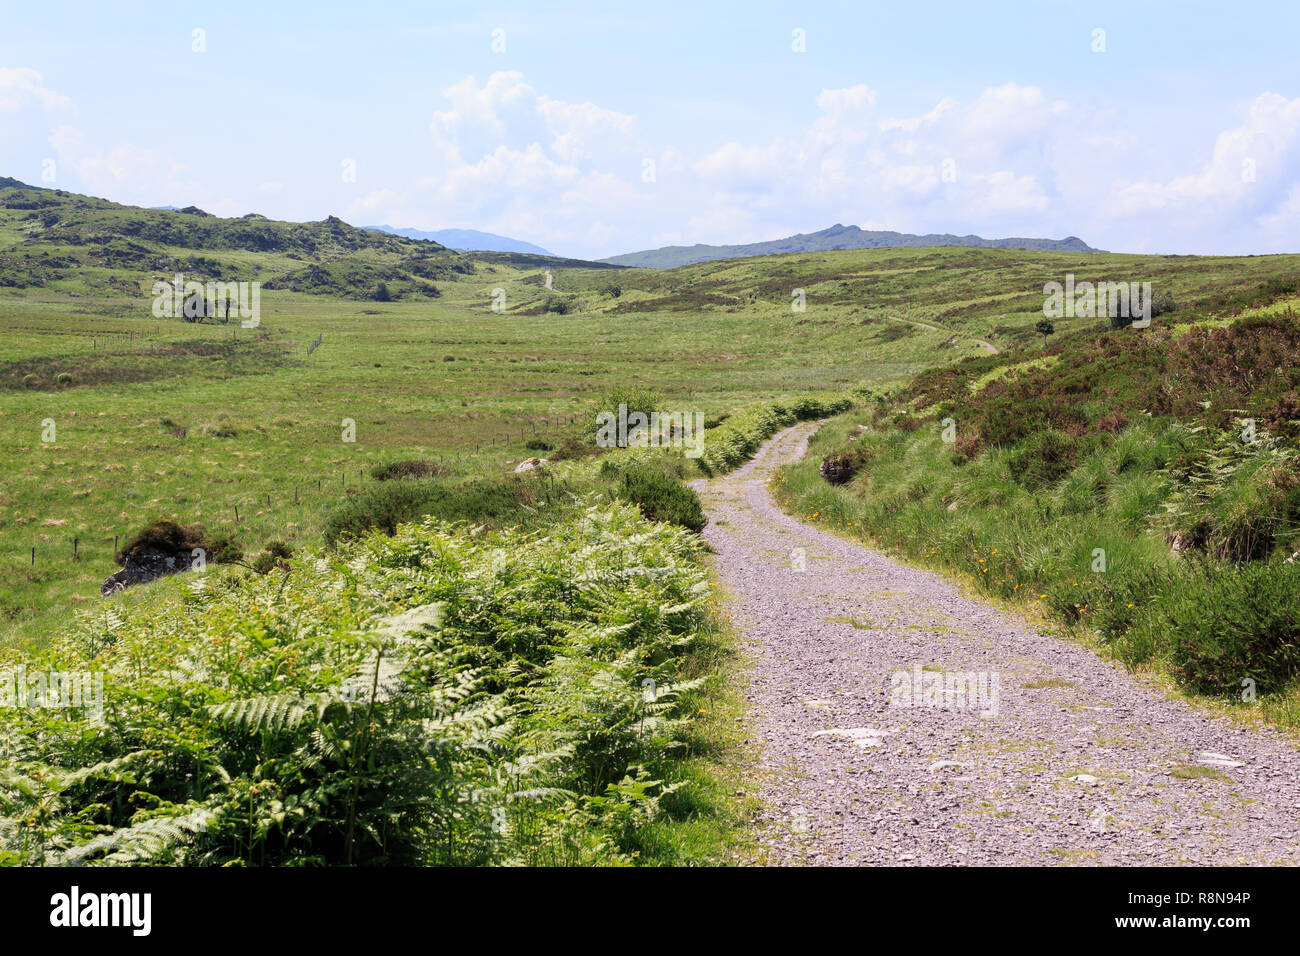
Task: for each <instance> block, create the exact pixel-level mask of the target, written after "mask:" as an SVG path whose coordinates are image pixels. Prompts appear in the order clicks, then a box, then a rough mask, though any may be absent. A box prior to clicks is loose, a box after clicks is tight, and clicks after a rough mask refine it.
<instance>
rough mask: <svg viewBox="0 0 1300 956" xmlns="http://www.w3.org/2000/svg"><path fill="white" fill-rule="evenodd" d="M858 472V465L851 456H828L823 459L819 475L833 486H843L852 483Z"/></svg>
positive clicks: (818, 471)
mask: <svg viewBox="0 0 1300 956" xmlns="http://www.w3.org/2000/svg"><path fill="white" fill-rule="evenodd" d="M857 470H858V464H857V462H856V461H854V460H853V458H852V457H851V456H849V455H827V456H826V457H825V458H823V459H822V463H821V467H820V468H818V469H817V473H818V474H820V475H821V476H822V477H823V478H825V479H826V480H827V481H829V482H830V483H831V484H832V485H842V484H844V483H846V482H848V481H851V480H852V478H853V475H854V474H855V473H856V472H857Z"/></svg>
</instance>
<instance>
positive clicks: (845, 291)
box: [0, 249, 1295, 639]
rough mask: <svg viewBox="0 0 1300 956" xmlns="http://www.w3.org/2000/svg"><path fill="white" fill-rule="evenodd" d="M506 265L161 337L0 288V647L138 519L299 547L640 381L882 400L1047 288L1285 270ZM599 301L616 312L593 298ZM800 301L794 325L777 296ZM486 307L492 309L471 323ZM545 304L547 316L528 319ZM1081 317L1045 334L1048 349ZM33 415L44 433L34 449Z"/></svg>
mask: <svg viewBox="0 0 1300 956" xmlns="http://www.w3.org/2000/svg"><path fill="white" fill-rule="evenodd" d="M239 255H246V254H242V253H241V254H239ZM517 258H518V257H507V256H499V257H491V258H489V259H488V260H486V261H483V262H480V263H477V264H476V266H475V269H476V271H475V272H474V273H473V274H469V275H457V276H456V279H455V281H450V282H444V283H442V284H441V288H440V295H439V296H438V297H437V298H410V299H404V300H399V301H396V302H384V303H380V302H374V301H366V300H355V301H354V300H348V299H339V298H337V297H334V296H330V295H318V294H308V293H293V292H276V291H264V292H263V298H262V319H261V325H260V327H259V328H258V329H255V330H250V329H240V328H234V327H232V325H222V324H210V323H190V322H185V321H182V320H176V319H164V320H159V319H156V318H155V317H154V316H153V315H152V314H151V312H150V305H151V301H152V300H151V298H150V296H149V295H148V293H147V291H146V289H145V286H146V285H147V281H140V280H139V279H137V282H140V285H141V293H140V294H139V295H136V296H126V295H114V296H106V295H102V294H101V295H96V294H93V292H92V291H91V290H80V291H77V290H74V289H73V288H65V289H62V290H60V289H52V288H40V289H21V290H19V289H12V288H9V289H0V333H2V334H0V454H3V456H4V459H5V461H6V462H8V463H9V466H8V467H7V468H6V470H5V475H4V482H3V486H2V487H0V583H2V584H3V589H2V592H0V593H3V598H2V599H0V620H2V621H3V627H4V628H5V634H6V635H7V639H13V637H14V636H15V635H17V636H23V635H26V634H32V633H38V632H40V631H41V630H43V629H44V627H45V626H46V625H44V624H41V623H40V619H42V618H44V619H45V620H46V621H47V623H48V622H49V621H57V620H58V619H59V616H60V615H61V614H63V613H65V612H66V610H67V609H68V608H70V607H77V606H81V605H84V604H85V603H86V602H95V601H97V600H98V593H97V586H98V583H99V582H100V581H101V580H102V579H103V578H104V577H105V576H106V575H107V574H109V573H111V571H112V570H114V567H115V566H114V564H113V562H112V556H113V540H114V538H115V537H116V538H117V539H118V540H119V541H121V540H124V538H125V536H127V535H129V534H131V533H133V532H134V531H135V530H136V529H137V528H138V527H140V526H141V525H143V524H145V523H147V522H148V521H151V520H154V519H156V518H159V517H171V518H175V519H177V520H181V521H186V522H193V521H197V522H201V523H203V524H204V525H206V526H207V527H208V528H209V529H210V530H213V531H221V532H223V533H228V534H231V535H232V536H234V537H235V538H236V539H238V540H240V541H241V542H242V543H244V544H245V546H247V547H258V546H260V545H261V544H262V543H263V542H264V541H266V540H269V539H273V538H275V539H283V540H286V541H289V542H290V543H314V542H315V541H317V540H319V532H320V520H321V516H322V514H323V513H324V512H325V511H327V510H328V509H329V508H330V507H332V506H333V505H334V504H335V503H336V502H337V501H338V499H339V497H340V496H342V495H346V494H348V493H349V489H355V488H356V486H357V484H359V483H362V482H364V481H365V480H366V478H365V473H366V472H367V470H368V469H369V468H370V467H371V466H373V465H375V464H377V463H380V462H383V461H386V460H390V459H392V458H411V457H423V456H431V457H434V458H437V459H440V460H442V461H443V462H444V463H446V464H447V466H448V467H449V468H450V470H451V471H452V473H453V474H456V475H462V476H476V475H489V474H496V473H504V472H506V471H508V470H509V469H510V468H511V467H512V466H513V464H514V463H516V462H518V461H519V460H520V459H522V458H523V457H525V456H526V455H527V454H530V453H531V452H529V450H528V449H526V448H525V447H524V446H525V442H526V441H528V440H530V439H533V438H534V437H539V436H540V437H542V438H545V437H546V436H547V435H548V434H552V435H553V434H555V433H556V432H557V423H561V422H564V423H567V422H568V421H570V420H572V419H575V418H581V417H583V416H593V415H594V412H595V409H596V406H597V404H598V401H599V399H600V398H601V396H603V395H605V394H607V393H608V392H609V390H610V389H611V388H613V387H616V386H632V387H635V386H647V387H648V386H652V387H653V388H654V389H655V390H656V391H658V392H659V393H660V394H661V395H662V396H663V398H664V400H665V402H666V403H667V404H668V405H670V406H672V407H675V408H676V407H680V408H689V409H692V410H696V409H698V410H701V411H704V412H705V413H706V414H708V415H717V414H721V413H725V412H727V411H730V410H734V409H736V408H739V407H741V406H744V405H746V404H749V403H752V402H755V401H759V400H765V399H769V398H778V397H790V396H795V395H798V394H801V393H803V392H806V391H809V390H822V391H834V390H840V391H843V390H845V389H847V388H849V387H852V386H856V385H860V384H864V383H869V384H880V385H888V384H897V383H900V382H903V381H906V380H908V379H909V378H910V377H911V376H912V375H914V374H915V373H917V372H918V371H920V370H922V369H924V368H927V367H931V366H935V365H946V364H950V363H952V362H954V361H956V360H959V359H962V358H965V357H969V356H976V355H981V354H983V349H981V347H980V346H979V345H977V344H976V342H975V339H977V338H980V339H989V340H991V341H992V342H993V343H995V344H997V345H998V346H999V347H1003V348H1006V347H1008V346H1012V347H1014V346H1017V345H1021V346H1030V345H1032V344H1033V342H1034V341H1035V340H1036V339H1037V336H1036V333H1034V331H1033V323H1034V322H1035V321H1036V319H1037V318H1038V317H1040V316H1039V314H1038V312H1037V310H1038V309H1039V308H1041V301H1042V296H1041V291H1040V288H1041V283H1042V281H1045V280H1044V278H1043V277H1044V276H1049V277H1050V276H1056V275H1063V274H1064V273H1065V272H1068V271H1073V270H1079V271H1080V274H1085V273H1084V271H1083V270H1090V271H1088V272H1087V273H1086V274H1089V275H1093V276H1099V275H1103V274H1116V275H1120V274H1137V275H1148V274H1150V275H1153V276H1155V278H1156V281H1157V282H1162V281H1163V284H1164V285H1166V286H1167V287H1169V288H1171V289H1172V290H1173V292H1174V294H1175V296H1176V297H1178V298H1179V299H1180V301H1182V302H1185V303H1189V304H1191V303H1194V302H1195V301H1196V300H1197V299H1198V298H1208V297H1210V296H1212V295H1214V294H1216V293H1217V292H1218V291H1219V290H1222V289H1224V288H1225V287H1226V288H1242V289H1250V288H1252V287H1253V286H1254V285H1256V284H1258V283H1259V282H1263V281H1264V280H1265V279H1266V278H1267V277H1268V276H1272V275H1276V274H1278V272H1279V271H1284V270H1285V269H1295V263H1294V260H1279V259H1246V260H1220V259H1206V260H1201V259H1182V258H1169V259H1165V258H1147V259H1137V260H1134V259H1131V258H1126V257H1119V256H1101V257H1096V256H1094V257H1090V258H1089V257H1082V256H1076V255H1071V254H1063V253H1032V252H1004V251H982V250H965V249H943V250H924V249H922V250H876V251H870V252H836V253H821V254H817V255H793V256H785V257H778V258H774V259H771V260H740V261H735V262H723V263H708V264H704V265H700V266H693V267H689V268H686V269H681V270H676V271H674V272H672V273H666V274H665V273H657V272H652V271H649V270H605V269H579V268H567V269H564V268H559V267H557V268H555V269H554V270H553V271H554V273H555V277H556V281H555V286H556V291H555V292H554V293H550V294H548V293H547V292H546V291H545V290H544V289H543V288H542V285H541V278H542V270H541V269H540V268H538V267H537V266H536V265H531V264H526V265H520V264H518V263H516V264H511V261H513V260H515V259H517ZM525 258H526V259H527V258H528V257H525ZM1164 277H1167V279H1165V278H1164ZM71 281H72V280H68V282H64V283H62V284H63V285H65V286H67V285H69V283H70V282H71ZM122 281H125V280H122ZM611 283H617V284H618V286H619V291H620V294H619V295H618V296H617V297H614V296H612V295H611V294H609V293H608V292H605V291H602V290H603V289H606V288H607V287H608V286H609V285H610V284H611ZM54 284H55V285H58V284H59V283H54ZM798 288H801V289H804V290H805V294H806V296H807V300H806V301H807V305H806V311H804V312H801V313H800V312H795V311H793V310H792V308H791V304H790V302H791V291H790V290H792V289H798ZM497 289H503V290H505V303H506V311H505V312H503V313H497V312H494V311H492V308H491V303H492V297H493V293H494V290H497ZM1007 290H1013V291H1007ZM560 300H562V301H564V302H566V303H568V305H567V308H569V309H570V311H568V313H567V314H559V313H557V312H546V311H542V310H544V309H545V308H547V307H548V302H549V303H553V302H555V301H560ZM551 307H552V308H554V307H555V306H554V305H553V304H552V305H551ZM539 312H540V314H532V313H539ZM899 319H904V320H910V321H921V322H925V323H927V324H933V325H936V326H937V327H939V328H940V329H941V331H929V330H927V329H924V328H921V327H918V326H917V325H913V324H908V322H900V321H897V320H899ZM1096 324H1097V323H1096V321H1095V320H1087V319H1079V320H1074V321H1073V322H1070V321H1065V322H1060V323H1058V336H1064V335H1068V334H1070V332H1071V330H1072V328H1078V329H1080V330H1083V329H1088V328H1095V327H1096ZM317 337H321V345H320V347H319V348H317V349H316V350H315V351H314V352H312V353H311V354H310V355H308V354H307V350H308V346H309V345H310V344H311V343H312V342H313V341H315V340H316V339H317ZM33 374H35V375H36V376H37V381H36V382H35V383H34V384H32V383H31V382H30V379H27V377H28V376H31V375H33ZM60 374H63V375H65V376H70V378H71V381H70V383H68V384H63V385H60V384H58V383H57V382H56V381H55V379H56V377H57V376H58V375H60ZM24 379H27V380H28V382H29V384H28V385H26V386H24V384H23V382H24ZM345 419H348V420H351V421H353V422H355V441H353V442H344V441H343V434H344V432H343V429H344V425H343V423H344V420H345ZM47 422H53V424H54V432H53V437H54V440H53V441H44V440H43V438H47V437H50V435H51V433H50V432H49V430H48V428H47V426H46V424H44V423H47ZM236 509H238V519H236V516H235V513H236ZM74 541H75V549H76V552H77V559H76V560H74V556H73V552H74ZM33 548H35V559H34V563H33V552H32V549H33ZM51 615H52V616H51Z"/></svg>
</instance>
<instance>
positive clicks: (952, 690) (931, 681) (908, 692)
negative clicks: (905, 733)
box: [889, 664, 1000, 717]
mask: <svg viewBox="0 0 1300 956" xmlns="http://www.w3.org/2000/svg"><path fill="white" fill-rule="evenodd" d="M999 682H1000V676H999V674H998V672H997V671H992V672H989V671H965V672H950V671H930V670H925V669H924V668H923V667H922V666H921V665H920V664H917V665H915V666H914V667H913V668H912V669H911V670H910V671H894V673H893V674H892V675H890V678H889V683H890V688H889V706H890V707H933V708H936V709H940V710H974V711H978V712H979V715H980V716H981V717H996V716H997V715H998V685H999Z"/></svg>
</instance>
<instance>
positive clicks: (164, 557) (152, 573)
mask: <svg viewBox="0 0 1300 956" xmlns="http://www.w3.org/2000/svg"><path fill="white" fill-rule="evenodd" d="M192 561H193V558H192V557H191V556H190V552H188V551H173V552H165V551H152V550H141V551H136V552H135V553H133V554H131V555H129V556H127V558H126V560H125V561H124V562H123V564H122V570H120V571H117V572H115V573H113V574H110V575H109V576H108V577H106V578H104V583H103V584H101V585H100V586H99V593H100V594H101V595H103V596H104V597H107V596H108V595H110V594H116V593H117V592H118V591H125V590H126V589H127V588H129V587H132V586H133V585H136V584H144V583H145V582H147V581H153V580H155V579H157V578H161V577H164V576H166V575H168V574H178V573H180V572H181V571H188V570H189V569H190V566H191V563H192Z"/></svg>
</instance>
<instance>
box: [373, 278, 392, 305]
mask: <svg viewBox="0 0 1300 956" xmlns="http://www.w3.org/2000/svg"><path fill="white" fill-rule="evenodd" d="M375 301H376V302H392V301H393V293H391V292H390V291H388V283H387V282H381V283H379V285H377V286H375Z"/></svg>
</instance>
